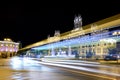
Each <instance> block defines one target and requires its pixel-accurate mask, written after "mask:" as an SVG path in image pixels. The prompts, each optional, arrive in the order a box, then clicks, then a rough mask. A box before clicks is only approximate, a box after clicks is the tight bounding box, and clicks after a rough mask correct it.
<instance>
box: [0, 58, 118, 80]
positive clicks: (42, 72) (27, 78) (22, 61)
mask: <svg viewBox="0 0 120 80" xmlns="http://www.w3.org/2000/svg"><path fill="white" fill-rule="evenodd" d="M50 79H51V80H115V79H113V78H108V77H99V76H95V75H88V73H86V74H85V73H82V72H80V71H74V70H72V69H66V68H62V67H61V68H60V67H55V66H46V65H43V64H40V63H39V62H38V61H34V60H32V59H29V58H19V57H13V58H11V59H1V60H0V80H50ZM116 80H119V79H116Z"/></svg>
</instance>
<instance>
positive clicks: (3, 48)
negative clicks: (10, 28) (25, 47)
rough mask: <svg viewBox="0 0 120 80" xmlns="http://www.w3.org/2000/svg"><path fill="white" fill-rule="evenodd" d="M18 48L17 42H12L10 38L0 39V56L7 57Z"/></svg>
mask: <svg viewBox="0 0 120 80" xmlns="http://www.w3.org/2000/svg"><path fill="white" fill-rule="evenodd" d="M18 50H19V43H17V42H13V41H12V40H11V39H10V38H4V41H0V57H2V58H7V57H12V56H14V55H16V53H17V51H18Z"/></svg>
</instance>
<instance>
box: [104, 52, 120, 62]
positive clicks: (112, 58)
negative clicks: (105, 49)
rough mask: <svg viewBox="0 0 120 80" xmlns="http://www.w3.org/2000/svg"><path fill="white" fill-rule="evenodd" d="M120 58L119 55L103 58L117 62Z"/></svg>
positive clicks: (109, 55)
mask: <svg viewBox="0 0 120 80" xmlns="http://www.w3.org/2000/svg"><path fill="white" fill-rule="evenodd" d="M119 58H120V55H119V54H108V55H106V56H105V58H104V60H107V61H109V60H118V59H119Z"/></svg>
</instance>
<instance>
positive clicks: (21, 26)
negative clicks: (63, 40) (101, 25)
mask: <svg viewBox="0 0 120 80" xmlns="http://www.w3.org/2000/svg"><path fill="white" fill-rule="evenodd" d="M6 5H7V6H2V7H0V28H1V29H0V40H3V38H6V37H8V38H11V39H12V40H13V41H15V42H17V41H21V43H22V46H23V47H24V46H27V45H29V44H32V43H35V42H38V41H41V40H43V39H46V38H47V37H48V35H50V36H53V35H54V32H55V30H60V33H64V32H67V31H69V30H72V29H73V27H74V22H73V20H74V17H75V15H78V14H80V15H81V16H82V19H83V26H84V25H87V24H89V23H92V22H96V21H99V20H101V19H104V18H107V17H111V16H113V15H116V14H119V13H120V3H119V2H117V0H116V1H115V0H114V2H110V1H109V2H106V3H105V2H97V0H96V3H95V2H94V3H93V2H91V3H89V2H88V3H87V4H86V3H79V4H77V2H76V3H71V4H64V5H62V4H61V6H60V5H59V6H57V4H56V5H55V6H52V7H51V5H47V6H45V5H44V6H41V4H39V3H37V2H36V4H35V3H33V4H25V3H8V4H6Z"/></svg>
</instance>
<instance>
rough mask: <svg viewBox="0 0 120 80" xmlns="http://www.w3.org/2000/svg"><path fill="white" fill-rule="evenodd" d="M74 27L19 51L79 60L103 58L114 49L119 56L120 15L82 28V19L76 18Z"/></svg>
mask: <svg viewBox="0 0 120 80" xmlns="http://www.w3.org/2000/svg"><path fill="white" fill-rule="evenodd" d="M74 27H75V29H73V30H71V31H68V32H65V33H62V34H60V35H59V36H58V37H56V36H53V37H49V38H48V39H46V40H42V41H40V42H37V43H34V44H31V45H28V46H26V47H24V48H22V49H21V50H25V49H32V50H33V49H34V53H35V54H36V53H37V54H39V53H42V54H45V55H47V54H48V55H49V56H66V57H70V56H79V57H81V58H104V56H105V55H107V54H109V49H116V50H117V53H118V54H120V50H119V47H120V46H119V45H120V14H118V15H115V16H112V17H110V18H106V19H103V20H101V21H98V22H94V23H91V24H88V25H86V26H82V18H81V17H79V16H78V17H75V20H74ZM34 53H33V54H34Z"/></svg>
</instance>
